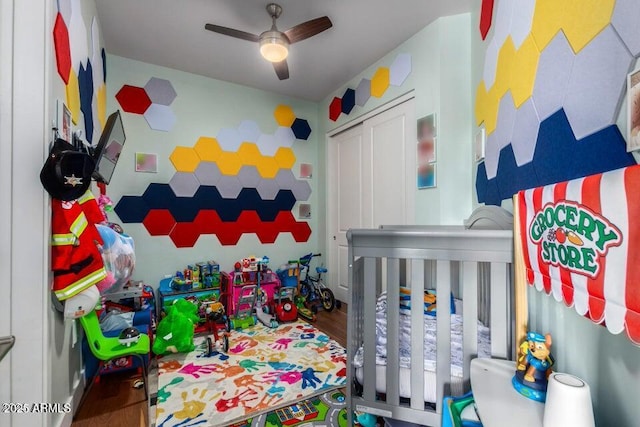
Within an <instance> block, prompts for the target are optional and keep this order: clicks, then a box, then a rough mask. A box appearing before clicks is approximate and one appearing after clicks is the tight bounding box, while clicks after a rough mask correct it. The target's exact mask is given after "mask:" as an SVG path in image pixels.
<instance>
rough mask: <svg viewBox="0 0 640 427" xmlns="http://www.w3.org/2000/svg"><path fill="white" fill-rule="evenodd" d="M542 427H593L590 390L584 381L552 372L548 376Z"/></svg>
mask: <svg viewBox="0 0 640 427" xmlns="http://www.w3.org/2000/svg"><path fill="white" fill-rule="evenodd" d="M542 425H543V427H595V425H596V424H595V420H594V417H593V405H592V404H591V389H590V388H589V384H587V383H586V382H585V381H584V380H582V379H580V378H578V377H576V376H573V375H569V374H564V373H560V372H554V373H552V374H551V375H550V376H549V386H548V388H547V401H546V403H545V407H544V418H543V422H542Z"/></svg>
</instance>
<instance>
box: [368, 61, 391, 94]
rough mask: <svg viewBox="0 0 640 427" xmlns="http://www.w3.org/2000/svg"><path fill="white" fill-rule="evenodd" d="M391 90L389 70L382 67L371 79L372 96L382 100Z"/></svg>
mask: <svg viewBox="0 0 640 427" xmlns="http://www.w3.org/2000/svg"><path fill="white" fill-rule="evenodd" d="M388 88H389V69H388V68H387V67H380V68H378V69H377V70H376V72H375V74H374V75H373V77H372V78H371V96H375V97H376V98H381V97H382V95H384V93H385V92H386V91H387V89H388Z"/></svg>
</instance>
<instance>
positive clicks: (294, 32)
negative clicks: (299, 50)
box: [284, 16, 333, 43]
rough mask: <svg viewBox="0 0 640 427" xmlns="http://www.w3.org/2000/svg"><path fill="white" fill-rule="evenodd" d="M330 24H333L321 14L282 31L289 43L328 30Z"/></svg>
mask: <svg viewBox="0 0 640 427" xmlns="http://www.w3.org/2000/svg"><path fill="white" fill-rule="evenodd" d="M332 26H333V24H332V23H331V20H330V19H329V18H328V17H326V16H323V17H321V18H316V19H312V20H311V21H307V22H303V23H302V24H298V25H296V26H295V27H292V28H289V29H288V30H287V31H285V32H284V34H285V35H286V36H287V38H288V39H289V42H290V43H297V42H299V41H302V40H305V39H308V38H309V37H312V36H315V35H316V34H319V33H321V32H323V31H325V30H328V29H329V28H331V27H332Z"/></svg>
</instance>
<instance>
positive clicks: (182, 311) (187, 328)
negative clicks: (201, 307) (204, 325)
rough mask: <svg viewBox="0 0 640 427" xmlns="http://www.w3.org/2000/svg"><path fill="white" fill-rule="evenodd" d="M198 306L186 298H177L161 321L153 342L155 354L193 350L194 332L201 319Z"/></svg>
mask: <svg viewBox="0 0 640 427" xmlns="http://www.w3.org/2000/svg"><path fill="white" fill-rule="evenodd" d="M197 311H198V307H196V306H195V304H193V303H191V302H189V301H186V300H184V299H177V300H175V301H174V304H173V305H171V306H170V307H169V308H168V309H167V316H166V317H165V318H164V319H162V320H161V321H160V323H159V324H158V329H157V331H156V339H155V341H154V342H153V352H154V353H155V354H158V355H160V354H165V353H168V352H170V353H187V352H190V351H193V349H194V348H195V346H194V345H193V332H194V328H195V325H196V324H197V323H198V320H199V319H200V318H199V317H198V314H197Z"/></svg>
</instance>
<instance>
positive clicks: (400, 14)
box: [96, 0, 472, 101]
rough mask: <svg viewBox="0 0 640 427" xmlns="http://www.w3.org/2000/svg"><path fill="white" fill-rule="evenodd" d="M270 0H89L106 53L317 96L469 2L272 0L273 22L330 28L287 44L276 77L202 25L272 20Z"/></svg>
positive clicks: (256, 29) (237, 43) (246, 50)
mask: <svg viewBox="0 0 640 427" xmlns="http://www.w3.org/2000/svg"><path fill="white" fill-rule="evenodd" d="M269 2H270V1H269V0H133V1H132V0H96V3H97V7H98V17H99V19H100V22H101V25H102V33H103V36H104V40H105V45H106V49H107V52H109V53H110V54H114V55H119V56H124V57H127V58H132V59H136V60H139V61H144V62H148V63H151V64H157V65H161V66H165V67H170V68H174V69H178V70H183V71H187V72H191V73H195V74H200V75H203V76H208V77H212V78H215V79H220V80H225V81H229V82H234V83H239V84H242V85H246V86H251V87H255V88H259V89H263V90H267V91H271V92H275V93H280V94H283V95H289V96H294V97H299V98H305V99H309V100H313V101H318V100H321V99H323V98H324V97H326V96H327V95H328V94H330V93H331V92H332V91H333V90H335V89H337V88H338V87H340V86H341V85H342V84H344V83H345V82H346V81H348V80H349V79H351V78H352V77H354V76H355V75H357V74H358V73H359V72H361V71H362V70H364V69H365V68H366V67H368V66H369V65H371V64H372V63H374V62H375V61H377V60H378V59H380V58H381V57H383V56H384V55H385V54H386V53H387V52H389V51H390V50H392V49H393V48H395V47H397V46H398V45H400V44H401V43H402V42H404V41H405V40H407V39H408V38H409V37H411V36H412V35H413V34H415V33H417V32H418V31H419V30H420V29H421V28H423V27H425V26H426V25H427V24H429V23H431V22H433V21H434V20H436V19H437V18H438V17H441V16H448V15H454V14H458V13H463V12H468V11H470V10H471V5H472V0H398V1H393V2H392V1H389V0H277V3H278V4H280V5H281V6H282V7H283V9H284V10H283V12H282V16H281V17H280V19H278V28H279V29H280V30H281V31H284V30H286V29H288V28H290V27H293V26H294V25H297V24H299V23H301V22H304V21H308V20H310V19H313V18H317V17H319V16H324V15H326V16H328V17H329V18H330V19H331V21H332V22H333V28H330V29H329V30H327V31H325V32H324V33H321V34H319V35H317V36H315V37H312V38H310V39H307V40H304V41H302V42H300V43H297V44H294V45H293V46H292V47H291V50H290V55H289V58H288V63H289V71H290V75H291V77H290V78H289V79H288V80H283V81H280V80H278V78H277V77H276V74H275V72H274V70H273V66H272V65H271V64H270V63H268V62H267V61H265V60H264V59H262V57H261V56H260V53H259V51H258V44H257V43H252V42H248V41H244V40H239V39H234V38H231V37H228V36H224V35H220V34H216V33H213V32H210V31H206V30H205V29H204V24H205V23H207V22H209V23H212V24H217V25H222V26H226V27H231V28H237V29H239V30H243V31H247V32H250V33H254V34H260V33H261V32H262V31H265V30H267V29H268V28H269V27H270V26H271V19H270V17H269V15H268V14H267V12H266V10H265V6H266V5H267V3H269Z"/></svg>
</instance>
